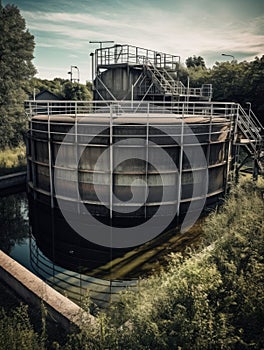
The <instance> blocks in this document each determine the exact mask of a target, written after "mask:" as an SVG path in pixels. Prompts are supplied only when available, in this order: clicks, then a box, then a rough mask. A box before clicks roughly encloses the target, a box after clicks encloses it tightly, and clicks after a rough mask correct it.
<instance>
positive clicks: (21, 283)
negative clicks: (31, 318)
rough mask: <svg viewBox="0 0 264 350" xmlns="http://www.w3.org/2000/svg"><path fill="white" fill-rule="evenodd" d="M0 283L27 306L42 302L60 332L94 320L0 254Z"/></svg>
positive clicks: (13, 261) (37, 278)
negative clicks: (60, 327)
mask: <svg viewBox="0 0 264 350" xmlns="http://www.w3.org/2000/svg"><path fill="white" fill-rule="evenodd" d="M0 279H1V280H3V281H4V282H5V283H6V284H7V285H8V286H9V287H10V288H12V289H13V290H14V291H15V292H16V293H17V294H18V295H19V296H20V297H21V298H22V299H23V300H25V301H26V302H27V303H29V304H31V305H34V306H36V307H40V303H41V301H43V302H44V304H45V306H46V307H47V310H48V312H49V314H50V315H51V316H52V317H53V318H54V319H55V320H56V321H57V322H59V323H60V324H61V325H62V326H63V327H64V328H66V329H68V330H72V329H74V328H76V327H78V328H82V326H83V325H84V324H85V326H88V324H90V325H91V326H92V325H93V324H95V318H94V316H92V315H90V314H87V313H85V312H84V310H83V309H82V308H81V307H79V306H78V305H76V304H75V303H73V302H72V301H71V300H69V299H68V298H66V297H65V296H63V295H62V294H60V293H59V292H57V291H56V290H54V289H53V288H52V287H50V286H49V285H48V284H47V283H45V282H44V281H42V280H41V279H40V278H39V277H37V276H35V275H34V274H33V273H32V272H30V271H29V270H27V269H26V268H25V267H23V266H22V265H20V264H19V263H18V262H16V261H15V260H14V259H12V258H10V257H9V256H8V255H6V254H5V253H4V252H3V251H1V250H0Z"/></svg>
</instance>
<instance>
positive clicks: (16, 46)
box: [0, 5, 36, 149]
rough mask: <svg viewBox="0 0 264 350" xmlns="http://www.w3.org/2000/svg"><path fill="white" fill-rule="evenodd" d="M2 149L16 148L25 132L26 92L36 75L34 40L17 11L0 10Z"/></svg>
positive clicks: (0, 130)
mask: <svg viewBox="0 0 264 350" xmlns="http://www.w3.org/2000/svg"><path fill="white" fill-rule="evenodd" d="M0 33H1V35H0V148H1V149H3V148H6V147H16V146H18V145H19V144H20V143H21V142H22V133H23V131H24V130H25V128H26V118H25V113H24V100H25V99H26V93H25V90H26V89H27V88H28V85H29V79H30V78H31V77H33V75H34V74H35V72H36V71H35V68H34V66H33V64H32V62H31V61H32V59H33V50H34V45H35V44H34V38H33V36H32V35H31V34H30V33H29V32H28V30H26V24H25V20H24V19H23V17H22V16H21V15H20V12H19V10H18V8H17V7H15V6H13V5H6V6H5V7H2V6H0Z"/></svg>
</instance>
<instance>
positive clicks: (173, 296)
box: [0, 182, 264, 350]
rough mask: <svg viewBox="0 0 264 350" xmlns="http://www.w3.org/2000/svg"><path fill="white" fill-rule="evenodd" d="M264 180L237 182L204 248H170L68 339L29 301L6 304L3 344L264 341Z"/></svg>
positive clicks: (218, 349) (170, 345) (169, 345)
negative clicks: (39, 318) (25, 306)
mask: <svg viewBox="0 0 264 350" xmlns="http://www.w3.org/2000/svg"><path fill="white" fill-rule="evenodd" d="M259 185H261V184H260V183H259ZM263 185H264V184H263V182H262V185H261V186H262V187H261V186H259V187H257V186H256V184H255V183H252V182H245V183H242V184H241V185H239V186H238V187H236V188H234V189H233V190H232V192H231V194H230V197H229V199H228V200H227V202H226V204H224V206H222V207H221V209H220V210H219V211H218V212H213V213H212V214H211V215H209V217H208V218H207V219H206V222H205V224H204V226H203V229H204V235H203V237H204V241H203V243H202V244H201V246H200V247H199V248H198V249H197V248H196V250H194V249H193V250H192V249H191V248H189V249H188V250H187V251H186V252H185V255H184V256H182V255H181V254H173V255H171V256H169V257H168V267H167V268H164V270H163V271H161V272H159V273H157V274H156V275H153V276H152V277H149V278H147V279H145V280H141V281H140V284H139V290H138V292H135V291H134V292H132V291H127V292H125V293H123V294H122V296H121V300H120V301H119V302H118V303H116V304H112V305H111V306H110V307H109V309H108V310H106V311H101V312H99V313H98V314H97V322H96V323H95V324H93V325H91V324H90V322H89V321H88V320H87V323H86V319H85V316H84V317H83V329H82V331H81V332H79V333H73V334H71V335H69V336H68V339H65V344H62V343H60V342H56V343H53V344H51V343H49V341H48V340H47V336H44V335H45V334H43V329H42V331H40V332H39V335H37V334H36V333H34V331H33V328H32V326H31V325H30V323H29V321H28V318H27V316H26V314H25V312H24V311H21V309H20V310H18V311H14V312H13V313H12V315H11V316H8V315H6V314H5V313H4V312H3V311H2V312H1V310H0V347H1V349H3V350H5V349H8V350H13V349H14V350H15V349H18V348H19V349H27V350H31V349H37V348H38V349H46V348H52V349H63V350H80V349H89V350H97V349H98V350H99V349H111V350H119V349H137V350H143V349H146V350H148V349H152V350H172V349H181V350H190V349H192V350H212V349H214V350H224V349H226V350H247V349H254V350H260V349H263V348H264V333H263V329H264V291H263V285H264V264H263V256H264V225H263V224H264V222H263V221H264V218H263V211H264V202H263V189H264V187H263ZM19 311H20V313H21V312H22V315H21V316H20V315H19V313H18V312H19ZM22 316H23V317H22ZM1 318H2V320H1ZM21 320H23V323H22V325H21ZM24 320H27V322H25V321H24ZM21 327H23V328H21ZM22 330H23V332H22Z"/></svg>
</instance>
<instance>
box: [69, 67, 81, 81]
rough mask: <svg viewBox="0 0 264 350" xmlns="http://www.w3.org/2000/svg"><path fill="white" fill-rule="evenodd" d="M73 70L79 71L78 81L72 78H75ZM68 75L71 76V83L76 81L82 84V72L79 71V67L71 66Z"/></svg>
mask: <svg viewBox="0 0 264 350" xmlns="http://www.w3.org/2000/svg"><path fill="white" fill-rule="evenodd" d="M73 68H75V69H77V73H78V78H77V79H73V77H72V76H73V71H72V69H73ZM68 74H70V80H71V83H72V82H75V81H76V80H77V83H79V82H80V70H79V68H78V67H77V66H71V70H70V72H68Z"/></svg>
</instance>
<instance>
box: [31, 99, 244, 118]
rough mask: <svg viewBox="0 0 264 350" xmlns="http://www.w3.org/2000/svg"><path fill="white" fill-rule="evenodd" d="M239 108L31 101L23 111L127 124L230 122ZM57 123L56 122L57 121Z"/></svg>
mask: <svg viewBox="0 0 264 350" xmlns="http://www.w3.org/2000/svg"><path fill="white" fill-rule="evenodd" d="M239 109H240V105H239V104H237V103H233V102H208V101H195V102H193V101H176V102H161V101H160V102H146V101H136V100H135V101H116V100H109V101H63V100H62V101H34V100H29V101H26V103H25V111H26V114H27V116H28V117H29V118H30V119H31V118H32V117H34V116H36V115H46V116H49V115H56V116H57V118H59V117H60V116H61V117H69V118H75V117H78V118H82V117H94V118H98V121H99V120H100V118H101V117H103V118H109V120H110V118H111V117H114V118H116V117H122V118H127V119H128V120H129V119H130V118H132V115H133V119H136V118H142V117H147V116H151V117H152V118H162V116H164V117H165V116H166V118H191V117H194V118H195V117H198V116H204V117H208V116H212V117H220V118H221V117H223V118H226V119H230V118H233V117H236V116H237V115H238V110H239ZM58 121H59V120H58Z"/></svg>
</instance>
